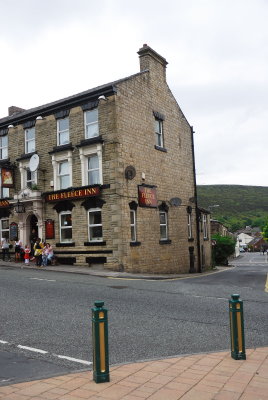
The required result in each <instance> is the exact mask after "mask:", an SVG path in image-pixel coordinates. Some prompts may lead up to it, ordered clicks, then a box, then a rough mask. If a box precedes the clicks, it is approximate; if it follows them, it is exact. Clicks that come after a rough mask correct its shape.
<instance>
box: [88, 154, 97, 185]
mask: <svg viewBox="0 0 268 400" xmlns="http://www.w3.org/2000/svg"><path fill="white" fill-rule="evenodd" d="M93 156H96V157H97V159H98V168H91V169H89V165H88V164H89V159H90V158H91V157H93ZM94 171H98V179H97V182H95V183H93V182H91V180H90V179H89V175H90V173H91V172H94ZM87 180H88V184H89V185H98V184H99V183H100V160H99V157H98V154H97V153H94V154H89V155H88V156H87Z"/></svg>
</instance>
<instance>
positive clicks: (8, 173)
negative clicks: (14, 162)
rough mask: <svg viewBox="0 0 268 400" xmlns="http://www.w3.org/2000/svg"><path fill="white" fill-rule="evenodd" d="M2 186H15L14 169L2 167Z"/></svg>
mask: <svg viewBox="0 0 268 400" xmlns="http://www.w3.org/2000/svg"><path fill="white" fill-rule="evenodd" d="M1 180H2V187H5V188H11V187H13V186H14V179H13V171H12V170H11V169H8V168H2V169H1Z"/></svg>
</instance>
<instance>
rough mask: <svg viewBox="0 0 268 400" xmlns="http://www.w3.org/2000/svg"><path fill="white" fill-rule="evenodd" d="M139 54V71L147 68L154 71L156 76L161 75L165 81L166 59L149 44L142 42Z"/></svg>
mask: <svg viewBox="0 0 268 400" xmlns="http://www.w3.org/2000/svg"><path fill="white" fill-rule="evenodd" d="M138 54H139V56H140V71H141V72H142V71H144V70H147V69H148V70H149V71H150V72H152V73H155V74H156V75H157V76H158V77H163V78H164V80H165V81H166V67H167V64H168V62H167V60H166V59H165V58H164V57H162V56H160V54H158V53H157V52H156V51H154V50H153V49H152V48H151V47H150V46H148V45H147V44H144V45H143V47H142V48H141V49H140V50H139V51H138Z"/></svg>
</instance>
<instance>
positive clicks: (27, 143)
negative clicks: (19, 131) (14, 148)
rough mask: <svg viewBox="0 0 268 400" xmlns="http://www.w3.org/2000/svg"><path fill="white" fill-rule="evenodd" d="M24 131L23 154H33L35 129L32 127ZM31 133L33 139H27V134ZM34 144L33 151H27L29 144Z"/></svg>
mask: <svg viewBox="0 0 268 400" xmlns="http://www.w3.org/2000/svg"><path fill="white" fill-rule="evenodd" d="M24 131H25V154H29V153H33V152H34V151H35V127H34V126H33V127H32V128H27V129H25V130H24ZM30 131H33V132H34V138H33V139H27V134H28V133H29V132H30ZM30 142H34V146H33V149H31V151H29V143H30Z"/></svg>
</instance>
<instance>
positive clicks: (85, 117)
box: [84, 107, 100, 139]
mask: <svg viewBox="0 0 268 400" xmlns="http://www.w3.org/2000/svg"><path fill="white" fill-rule="evenodd" d="M93 112H97V119H96V121H94V122H87V115H89V113H93ZM90 125H91V126H94V125H96V126H97V134H96V135H93V136H88V135H87V132H88V129H87V128H88V126H90ZM84 130H85V139H91V138H94V137H98V136H99V135H100V132H99V110H98V107H96V108H93V109H92V110H86V111H84Z"/></svg>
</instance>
